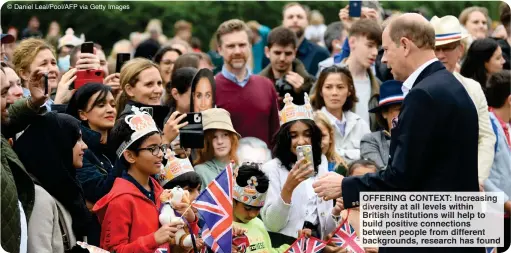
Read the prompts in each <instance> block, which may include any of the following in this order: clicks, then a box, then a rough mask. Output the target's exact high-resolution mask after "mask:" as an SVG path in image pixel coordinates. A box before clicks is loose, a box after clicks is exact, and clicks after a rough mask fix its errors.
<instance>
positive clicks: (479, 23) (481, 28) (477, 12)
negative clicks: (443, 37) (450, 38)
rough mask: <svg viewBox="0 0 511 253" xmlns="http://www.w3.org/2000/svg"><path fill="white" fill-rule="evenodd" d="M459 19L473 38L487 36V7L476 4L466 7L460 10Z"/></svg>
mask: <svg viewBox="0 0 511 253" xmlns="http://www.w3.org/2000/svg"><path fill="white" fill-rule="evenodd" d="M459 20H460V23H461V24H462V25H463V26H464V27H465V29H467V31H468V33H469V34H470V35H472V39H473V40H476V39H484V38H486V37H488V28H489V22H488V20H489V16H488V9H486V8H484V7H478V6H472V7H469V8H466V9H464V10H463V11H462V12H461V14H460V17H459Z"/></svg>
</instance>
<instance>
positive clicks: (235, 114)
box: [0, 1, 511, 253]
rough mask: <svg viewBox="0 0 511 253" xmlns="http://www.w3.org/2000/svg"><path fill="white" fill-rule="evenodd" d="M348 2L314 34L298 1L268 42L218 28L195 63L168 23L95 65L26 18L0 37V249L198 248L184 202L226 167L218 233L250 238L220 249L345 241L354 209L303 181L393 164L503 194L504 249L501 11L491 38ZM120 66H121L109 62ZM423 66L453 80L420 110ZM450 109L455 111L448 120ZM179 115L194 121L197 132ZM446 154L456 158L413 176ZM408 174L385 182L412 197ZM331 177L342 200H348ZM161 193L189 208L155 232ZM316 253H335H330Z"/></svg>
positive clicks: (254, 28) (425, 97)
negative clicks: (227, 228) (229, 174)
mask: <svg viewBox="0 0 511 253" xmlns="http://www.w3.org/2000/svg"><path fill="white" fill-rule="evenodd" d="M362 5H363V7H362V8H361V15H360V17H359V18H355V17H351V16H350V11H349V6H346V7H344V8H341V9H340V11H339V21H336V22H333V23H331V24H329V25H328V26H327V25H325V24H324V18H323V16H322V15H321V13H319V12H318V11H311V10H309V8H308V7H307V6H304V5H302V4H300V3H288V4H286V5H285V6H284V8H283V12H282V25H281V26H279V27H275V28H273V29H270V28H269V27H266V26H264V25H261V24H259V23H258V22H257V21H247V22H244V21H242V20H239V19H231V20H227V21H225V22H223V23H221V24H220V25H219V26H218V29H217V30H216V31H215V33H214V35H213V39H212V42H211V44H212V47H211V49H212V50H211V51H210V52H207V53H205V52H202V51H201V49H200V41H198V40H197V39H196V38H195V37H193V36H192V35H193V32H192V31H193V29H192V28H193V26H192V24H191V23H189V22H186V21H183V20H181V21H178V22H176V24H175V26H174V30H175V36H174V37H173V38H171V39H168V38H167V37H166V36H165V35H164V34H163V33H162V28H161V26H162V24H161V22H160V21H158V20H151V21H150V22H149V23H148V25H147V31H146V32H145V33H133V34H132V36H130V39H129V40H120V41H118V42H116V43H115V44H114V46H113V48H112V50H111V53H110V54H109V55H108V56H107V54H106V53H105V49H104V48H102V46H101V45H99V44H97V43H95V44H94V50H93V52H92V53H90V52H81V50H82V47H81V45H82V44H83V43H85V42H86V41H85V36H86V35H81V36H80V37H78V36H76V35H75V34H74V31H73V29H71V28H68V29H67V30H66V32H65V34H64V35H63V36H61V35H60V27H59V24H58V23H57V22H52V23H51V24H50V29H49V32H48V35H47V36H46V37H44V38H43V34H42V32H41V31H40V30H39V26H40V24H39V21H38V19H37V17H33V18H31V19H30V21H29V24H28V27H27V28H26V29H25V30H23V31H22V33H21V34H20V36H18V34H17V30H16V29H15V28H12V29H9V30H8V32H7V33H6V34H4V33H2V35H1V40H2V41H1V44H2V51H1V52H2V56H1V60H2V67H1V79H0V81H1V86H0V89H1V125H2V129H1V133H2V144H1V169H2V170H1V189H2V195H1V205H0V206H1V247H2V248H3V249H4V250H6V251H7V252H12V253H17V252H21V253H27V252H28V253H32V252H34V253H35V252H37V253H39V252H59V253H60V252H81V251H83V248H82V247H80V246H78V245H77V242H87V243H88V244H90V245H95V246H98V247H101V248H103V249H105V250H107V251H110V252H117V253H122V252H146V253H152V252H190V251H194V250H202V249H203V248H204V247H206V248H207V246H206V243H205V241H204V240H203V237H204V236H205V235H204V234H205V233H207V230H208V229H205V227H204V220H203V218H202V217H200V215H199V214H198V212H197V209H196V208H194V207H192V208H190V205H189V203H190V202H193V200H195V199H196V198H197V197H198V196H199V194H200V192H201V191H203V190H204V189H206V187H207V186H208V185H209V184H210V183H211V182H212V181H213V180H215V178H216V177H217V176H218V175H219V174H220V173H221V172H222V171H224V169H225V168H226V166H227V165H229V164H231V163H233V164H235V166H236V169H235V173H234V182H233V198H234V200H233V221H234V222H233V225H232V226H233V228H235V229H234V233H233V236H234V237H239V236H241V235H245V236H246V237H247V239H248V242H249V245H248V246H247V247H246V248H243V247H236V246H233V252H238V253H244V252H254V253H257V252H285V251H286V250H287V249H288V248H289V246H290V245H292V244H293V242H294V241H295V240H296V239H297V238H299V237H300V236H301V235H306V236H314V237H316V238H319V239H321V240H324V241H328V239H329V238H331V237H332V234H333V232H334V231H335V229H336V227H338V226H339V224H342V221H343V220H349V222H350V223H351V224H353V227H354V229H355V231H356V233H357V234H358V235H360V234H359V233H360V220H359V215H358V205H359V203H358V201H347V200H346V198H344V199H343V198H342V197H341V196H335V197H331V196H329V197H326V195H325V197H324V198H323V197H321V196H319V195H318V194H317V192H318V190H317V188H318V187H317V182H318V180H319V179H320V178H323V177H324V176H325V175H330V174H332V173H335V174H336V175H342V176H346V177H357V176H361V175H365V174H371V173H372V174H376V173H379V174H380V175H385V176H388V175H389V174H393V173H394V171H396V170H395V167H396V160H397V159H396V158H395V157H399V156H401V157H402V156H406V157H408V159H409V160H407V161H409V162H408V163H405V164H400V166H403V167H414V168H419V167H420V168H423V167H424V168H425V167H427V166H432V167H434V168H431V170H430V172H431V173H437V172H438V173H446V172H443V171H442V172H440V170H450V169H451V172H449V173H447V174H449V175H448V176H449V177H447V176H446V180H438V181H435V182H436V183H438V184H446V185H452V186H453V187H452V188H449V187H447V186H445V187H447V188H446V189H452V190H455V189H460V188H456V187H457V186H459V187H461V188H463V187H464V186H463V183H464V182H467V184H470V185H471V186H473V185H475V186H476V189H475V190H477V185H478V186H479V190H480V191H490V192H493V191H497V192H503V193H504V197H505V204H504V214H505V215H504V221H503V222H504V224H505V225H504V228H505V233H504V238H505V246H507V245H509V239H510V238H509V237H510V236H511V235H510V233H509V231H510V224H511V223H510V222H511V221H510V219H509V215H510V214H511V200H510V199H509V196H511V183H510V182H509V180H508V179H509V176H511V138H510V135H511V130H510V123H511V70H510V65H509V62H510V58H509V57H510V53H511V52H510V44H511V30H510V26H511V14H510V7H509V6H508V5H507V4H505V3H503V4H502V5H501V7H500V9H499V10H500V13H499V17H500V24H501V26H502V28H496V29H495V31H491V30H493V29H492V27H491V22H490V18H489V15H488V11H487V10H486V8H483V7H476V6H474V7H469V8H467V9H465V10H464V11H463V12H462V13H461V14H460V15H459V18H457V17H455V16H452V15H448V16H444V17H437V16H434V17H432V18H426V17H421V16H419V17H420V18H417V17H416V16H418V15H419V14H409V13H408V14H402V13H398V12H396V13H393V14H392V15H386V13H387V12H386V11H384V10H383V8H382V7H381V6H380V4H379V3H378V2H377V1H363V2H362ZM414 15H415V16H414ZM421 50H429V51H428V52H430V54H431V55H430V56H431V57H429V58H427V57H428V56H424V55H426V53H417V52H419V51H420V52H422V51H421ZM396 52H397V53H396ZM424 52H426V51H424ZM122 53H128V54H130V55H131V59H130V60H129V61H126V62H125V63H124V64H123V65H122V66H116V65H119V64H118V63H117V62H116V59H117V58H116V57H117V54H122ZM421 57H422V58H421ZM421 60H424V62H425V65H423V62H420V61H421ZM410 61H412V63H410V64H406V63H407V62H410ZM418 63H420V64H418ZM414 64H415V65H414ZM429 64H431V66H433V67H427V66H428V65H429ZM431 68H436V69H438V70H441V71H444V70H446V72H445V73H442V75H443V76H441V77H437V78H439V80H440V79H441V80H443V81H445V80H450V82H451V83H458V82H459V83H461V85H458V86H456V85H454V84H453V85H452V88H451V89H450V92H451V93H450V94H449V96H444V97H442V99H440V100H439V101H441V102H437V101H436V100H435V101H433V99H432V98H431V97H434V96H435V94H434V93H435V90H434V89H433V88H428V87H426V88H424V87H422V86H424V85H422V86H421V87H416V86H415V85H416V83H419V82H420V80H422V79H423V78H425V76H424V74H421V71H424V72H423V73H425V72H427V71H432V70H431ZM418 69H419V70H418ZM436 69H435V71H436ZM89 70H101V72H103V74H104V78H103V81H102V82H90V83H87V84H85V85H83V86H81V87H79V88H75V87H74V86H75V84H76V81H77V80H78V79H79V78H83V76H82V75H81V73H84V72H87V71H89ZM416 70H418V72H417V71H416ZM419 74H420V75H419ZM416 80H417V81H416ZM446 85H450V84H446ZM419 86H420V85H419ZM421 89H422V90H427V91H428V92H430V93H427V92H422V93H421V92H420V91H422V90H421ZM428 89H429V90H428ZM414 90H416V92H413V91H414ZM407 96H409V97H408V98H407ZM435 99H436V98H435ZM406 101H408V103H406ZM432 101H433V102H432ZM453 101H454V102H453ZM421 103H424V104H427V105H428V106H430V107H428V108H425V107H424V106H422V107H421ZM463 103H467V104H470V108H469V109H470V112H466V111H464V113H463V114H460V113H456V112H457V111H456V110H457V109H456V108H457V107H456V106H455V104H463ZM424 104H423V105H424ZM407 106H408V108H407ZM440 107H441V108H440ZM411 108H414V111H412V112H411V111H410V110H411ZM417 108H420V109H417ZM465 109H466V108H465ZM467 110H468V109H467ZM403 114H406V115H411V114H415V116H416V117H417V118H421V119H420V120H416V121H414V122H410V121H406V118H402V117H403V116H402V115H403ZM189 115H200V118H199V120H198V122H200V124H198V125H199V126H198V128H197V125H195V124H192V122H191V121H189V120H188V119H187V118H188V116H189ZM398 119H399V120H398ZM443 119H446V120H447V119H449V120H450V121H449V123H446V121H442V120H443ZM472 119H473V120H472ZM451 121H452V122H451ZM460 125H462V126H463V128H462V129H463V131H458V129H459V128H457V127H460ZM405 127H406V128H408V127H409V128H410V129H412V127H417V128H416V129H414V130H407V131H409V132H406V133H405V130H403V129H404V128H405ZM429 129H435V131H429ZM437 129H443V130H437ZM453 133H455V134H453ZM421 134H424V135H421ZM428 134H431V136H433V139H435V138H436V139H437V140H442V142H441V141H438V142H434V141H431V140H430V139H431V138H430V139H427V138H426V137H425V136H428ZM404 135H406V136H405V137H406V138H405V137H403V136H404ZM421 136H422V137H421ZM408 137H409V138H415V139H413V142H412V141H410V140H409V139H407V138H408ZM391 141H392V142H391ZM422 142H424V146H423V147H422V148H419V147H418V146H421V145H422ZM426 142H427V143H426ZM412 143H413V144H414V145H415V146H409V145H411V144H412ZM434 144H442V145H443V144H445V146H435V145H434ZM472 144H476V145H477V149H470V147H471V145H472ZM417 145H418V146H417ZM464 146H465V147H467V149H466V150H465V149H463V148H461V147H464ZM302 147H310V148H311V151H310V154H311V157H312V159H307V158H303V153H300V152H302V151H300V152H298V149H299V148H302ZM467 150H468V151H467ZM465 151H466V152H465ZM463 152H465V153H463ZM445 154H455V155H453V156H456V157H457V158H458V159H461V160H463V162H460V161H461V160H456V161H454V162H452V161H450V162H449V163H448V164H437V163H436V162H435V161H437V160H435V159H431V160H432V162H431V163H429V164H428V162H425V163H422V161H423V160H428V159H427V157H425V156H428V155H433V156H438V157H435V158H439V159H441V158H440V156H443V155H445ZM393 159H394V161H393ZM451 162H452V163H451ZM458 162H459V163H458ZM449 166H450V167H449ZM454 167H456V169H454ZM458 167H460V168H461V167H463V168H467V170H464V169H460V170H459V168H458ZM470 168H474V170H470ZM476 168H477V169H476ZM385 171H391V172H388V173H387V174H385V173H386V172H385ZM457 173H460V174H464V175H459V174H458V175H457ZM394 174H395V173H394ZM414 175H415V176H416V177H417V178H415V179H414V180H413V181H407V182H397V181H393V182H392V184H393V185H395V186H400V187H402V188H403V189H408V190H413V189H416V188H415V187H416V185H413V182H414V181H415V180H421V178H420V177H422V176H423V175H421V174H420V173H417V174H414ZM398 176H399V175H398ZM451 176H452V177H457V178H458V179H459V180H457V181H458V182H456V183H455V182H453V180H451V179H452V177H451ZM388 177H390V176H388ZM396 178H398V179H399V177H397V176H396V177H394V179H396ZM402 178H404V177H402ZM402 178H401V179H402ZM373 179H374V178H373ZM345 181H346V182H345V183H343V190H344V191H346V189H345V188H346V187H350V186H351V187H353V188H355V187H357V189H358V190H360V189H362V188H360V187H359V185H357V184H355V180H351V181H349V182H348V181H347V180H345ZM368 182H370V180H368V181H364V182H362V183H368ZM371 182H375V181H371ZM362 183H360V184H362ZM339 185H340V182H339ZM176 187H180V188H181V189H183V190H185V191H187V195H186V196H187V198H188V199H187V201H188V204H186V203H172V208H173V209H174V210H175V211H176V213H177V214H178V215H180V216H181V217H182V218H183V219H182V220H178V221H175V220H172V221H171V222H170V223H165V224H162V223H161V222H160V221H161V216H160V210H161V208H162V206H164V205H166V204H167V203H166V202H165V200H163V198H162V196H166V194H168V193H169V192H170V191H169V190H173V189H176ZM470 189H472V188H470ZM470 189H469V188H463V189H462V190H470ZM163 193H165V194H163ZM357 198H358V194H357ZM183 228H184V229H186V230H187V233H190V234H192V235H194V237H195V238H196V239H195V240H194V241H193V242H194V245H193V246H190V245H189V244H187V242H186V240H184V242H183V240H179V238H181V234H180V233H179V232H178V231H180V230H181V229H183ZM178 235H179V238H178ZM233 245H234V244H233ZM210 246H211V245H210ZM165 250H166V251H165ZM208 250H211V249H210V248H208ZM498 250H499V252H503V251H501V250H503V249H501V248H499V249H498ZM325 251H326V252H331V253H340V252H349V251H346V249H343V247H340V246H336V245H335V244H332V245H328V246H327V247H326V248H325ZM365 251H366V252H378V251H380V252H407V251H391V250H387V251H385V249H384V248H380V249H377V248H366V249H365ZM409 252H423V251H409ZM435 252H436V251H435ZM438 252H445V251H438ZM452 252H457V251H452ZM466 252H469V251H466ZM470 252H472V251H470ZM196 253H198V252H196Z"/></svg>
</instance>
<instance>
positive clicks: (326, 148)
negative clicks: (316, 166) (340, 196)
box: [314, 111, 348, 176]
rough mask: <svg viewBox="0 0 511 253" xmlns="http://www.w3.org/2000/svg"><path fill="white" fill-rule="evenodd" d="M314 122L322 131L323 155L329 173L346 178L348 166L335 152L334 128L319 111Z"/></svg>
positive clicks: (315, 114)
mask: <svg viewBox="0 0 511 253" xmlns="http://www.w3.org/2000/svg"><path fill="white" fill-rule="evenodd" d="M314 122H316V125H317V126H318V127H319V129H320V130H321V135H322V137H321V153H322V154H323V155H325V156H326V158H327V160H328V171H335V172H337V173H339V174H341V175H343V176H346V175H347V171H348V164H347V163H346V161H344V159H342V157H341V156H340V155H339V154H337V153H336V152H335V140H334V128H333V127H332V125H330V123H329V122H330V121H329V120H328V118H327V116H326V115H325V114H324V113H322V112H321V111H317V112H315V113H314Z"/></svg>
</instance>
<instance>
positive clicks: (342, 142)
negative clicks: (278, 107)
mask: <svg viewBox="0 0 511 253" xmlns="http://www.w3.org/2000/svg"><path fill="white" fill-rule="evenodd" d="M311 102H312V106H313V107H314V109H316V110H321V112H323V113H324V114H325V115H326V116H327V118H328V120H329V121H330V124H331V125H332V127H333V128H334V129H335V131H334V132H335V133H334V139H335V152H337V154H339V155H340V156H341V157H342V158H343V159H344V160H346V162H347V163H350V162H352V161H355V160H358V159H360V140H361V139H362V137H363V136H364V135H365V134H368V133H370V132H371V130H370V129H369V125H368V123H367V122H365V121H364V120H363V119H362V118H361V117H360V116H359V115H357V114H355V113H354V112H353V108H354V107H355V104H356V103H357V102H358V99H357V94H356V91H355V85H354V84H353V77H352V76H351V73H350V71H349V70H348V69H347V68H344V67H338V66H332V67H329V68H326V69H324V70H323V71H321V73H320V75H319V78H318V82H317V88H316V90H315V91H314V94H313V95H312V96H311Z"/></svg>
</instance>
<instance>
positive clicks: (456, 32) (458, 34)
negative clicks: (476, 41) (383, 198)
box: [430, 15, 469, 46]
mask: <svg viewBox="0 0 511 253" xmlns="http://www.w3.org/2000/svg"><path fill="white" fill-rule="evenodd" d="M430 24H431V25H432V26H433V28H435V40H436V43H435V46H442V45H445V44H449V43H452V42H456V41H460V40H462V39H465V38H466V37H468V36H469V35H468V34H466V33H464V32H463V30H462V27H461V25H460V21H459V20H458V19H457V18H456V17H455V16H451V15H448V16H444V17H442V18H439V17H437V16H434V17H433V18H432V19H431V21H430Z"/></svg>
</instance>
